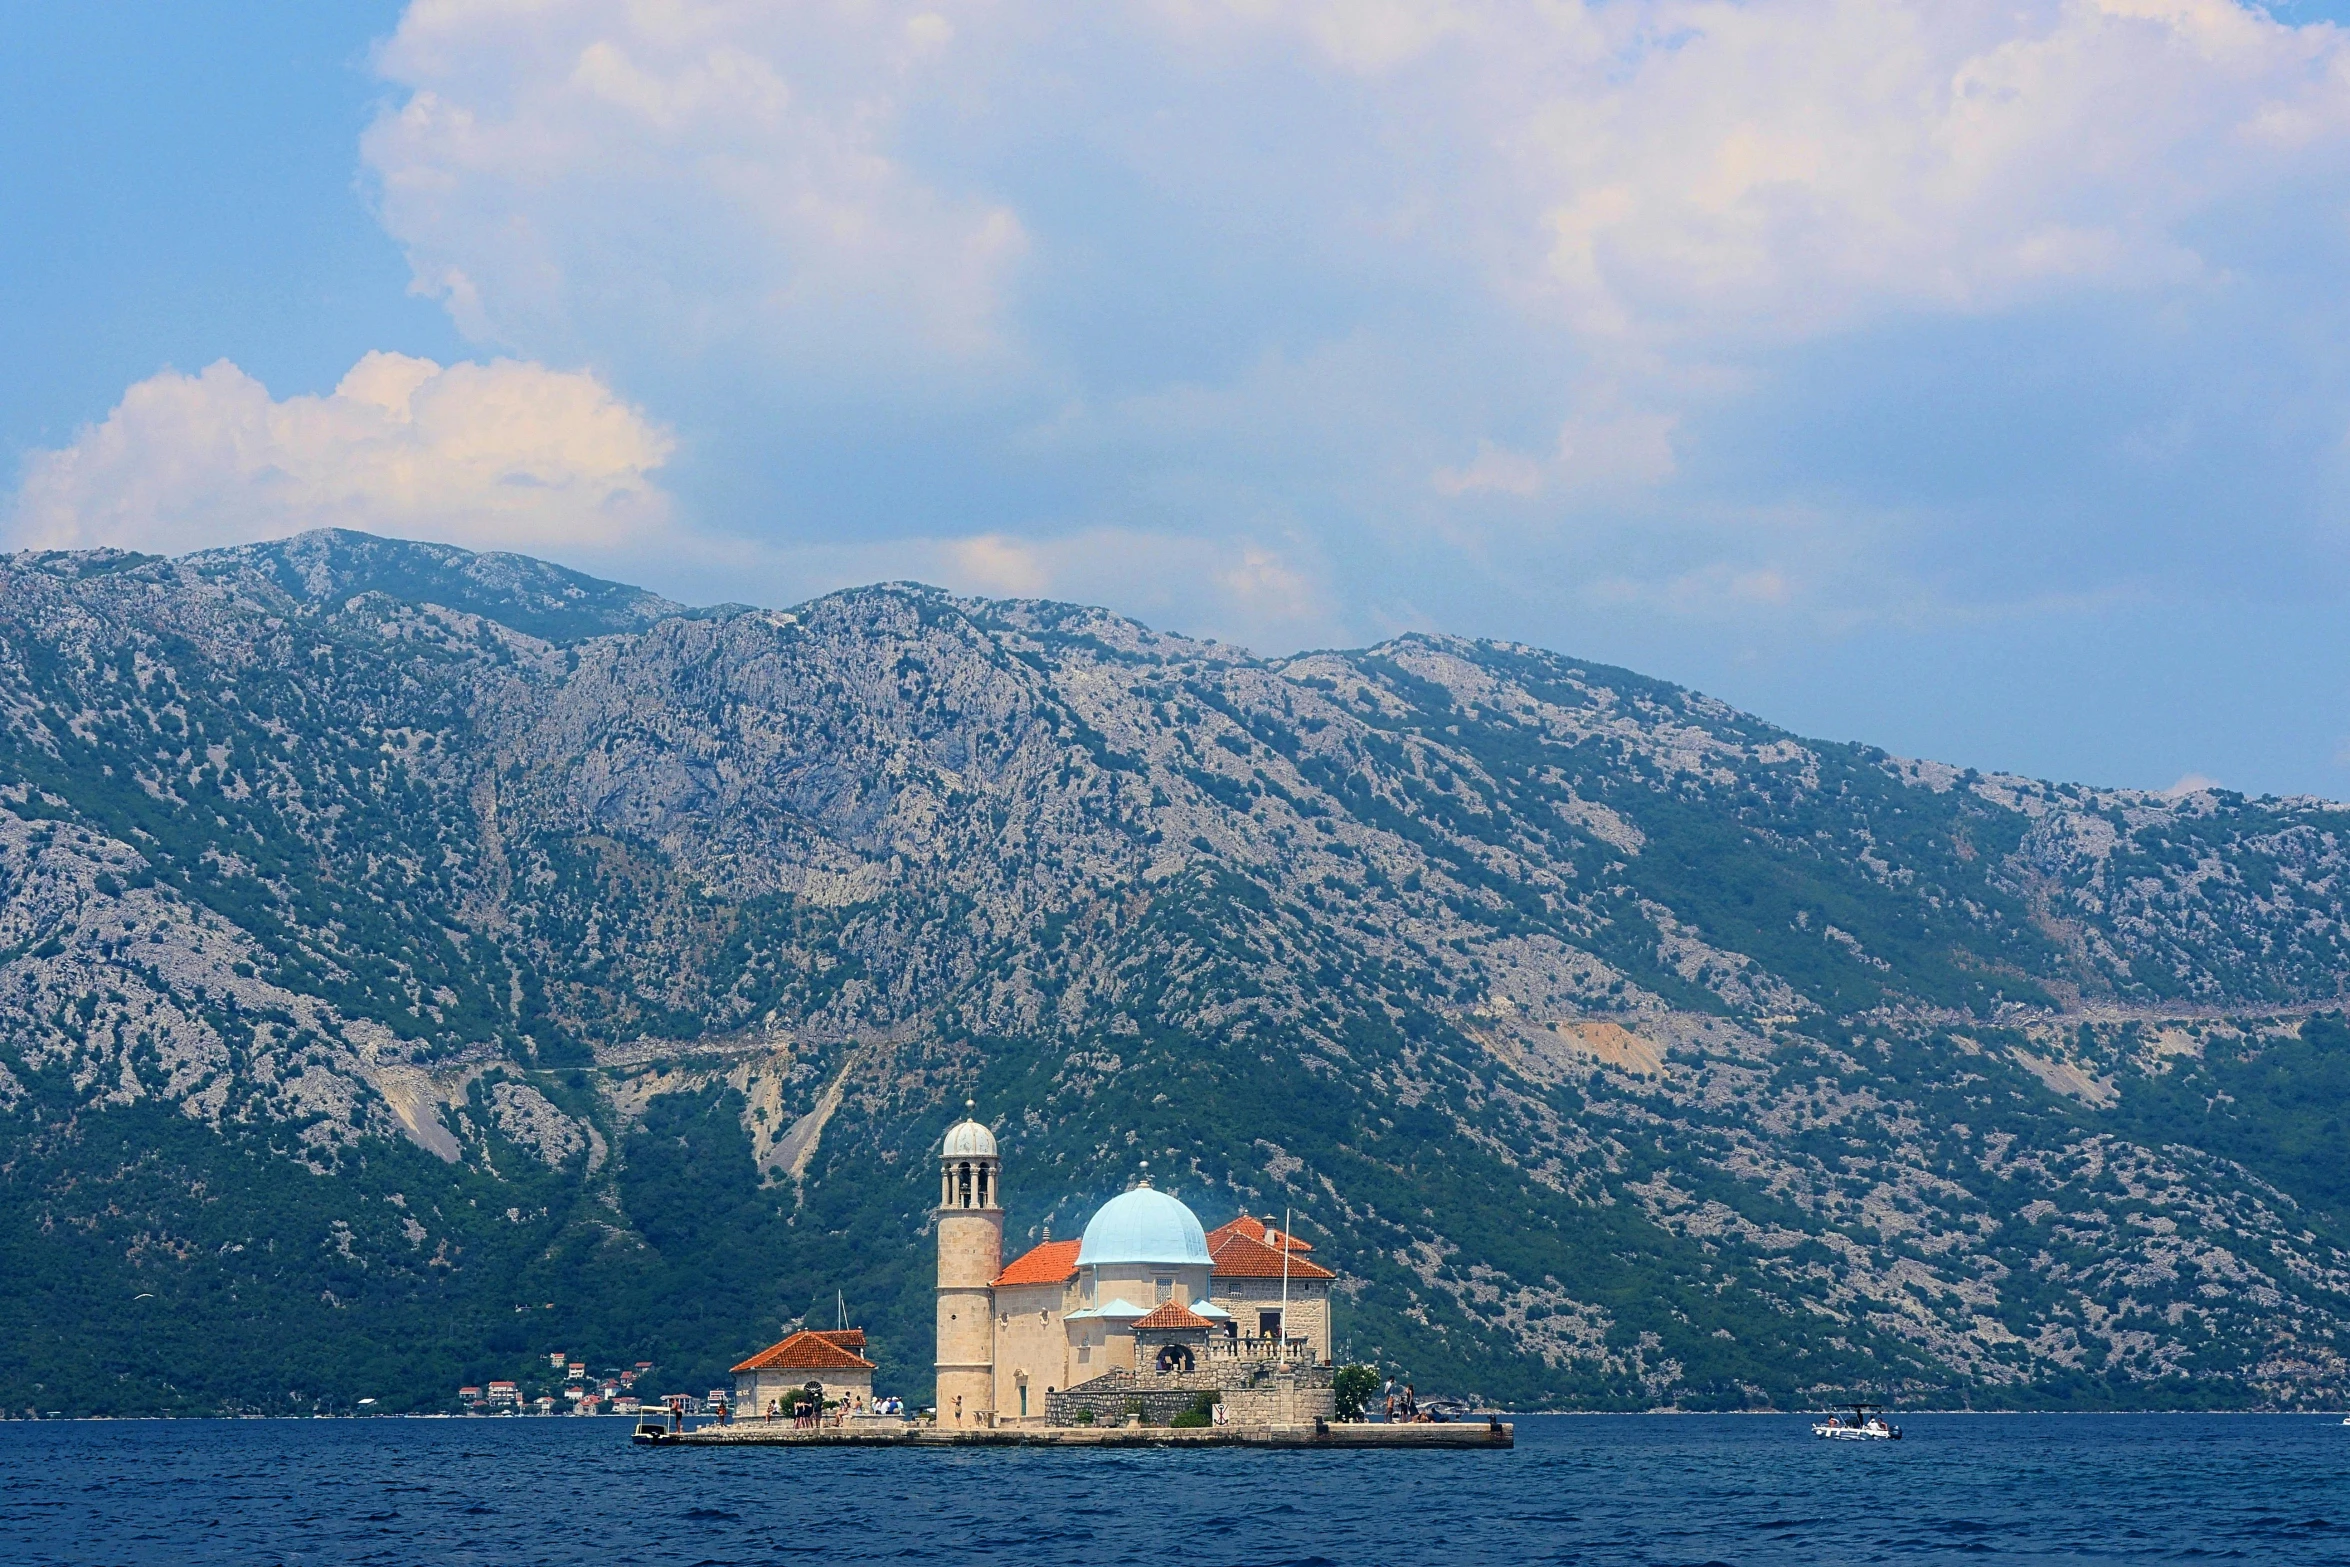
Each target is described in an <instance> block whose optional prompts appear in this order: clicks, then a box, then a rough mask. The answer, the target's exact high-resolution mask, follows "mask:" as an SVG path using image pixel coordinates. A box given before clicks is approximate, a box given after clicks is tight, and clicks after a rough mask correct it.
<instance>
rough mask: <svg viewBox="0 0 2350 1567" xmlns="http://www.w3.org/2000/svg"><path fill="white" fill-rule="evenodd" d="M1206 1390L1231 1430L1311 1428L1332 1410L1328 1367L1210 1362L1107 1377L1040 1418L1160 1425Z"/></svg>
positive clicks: (1062, 1395) (1054, 1398)
mask: <svg viewBox="0 0 2350 1567" xmlns="http://www.w3.org/2000/svg"><path fill="white" fill-rule="evenodd" d="M1208 1392H1212V1393H1215V1394H1216V1395H1217V1396H1218V1398H1219V1399H1220V1400H1221V1402H1222V1403H1223V1404H1224V1406H1225V1409H1226V1411H1227V1418H1228V1419H1229V1420H1230V1421H1231V1423H1232V1424H1234V1425H1251V1426H1256V1425H1282V1426H1289V1425H1311V1424H1312V1423H1313V1422H1314V1421H1315V1420H1316V1419H1322V1420H1328V1419H1331V1418H1333V1417H1334V1416H1335V1415H1336V1414H1337V1412H1338V1403H1337V1396H1336V1394H1335V1393H1334V1392H1333V1390H1332V1387H1331V1369H1330V1368H1329V1367H1328V1366H1285V1367H1276V1366H1274V1365H1271V1364H1267V1363H1262V1362H1258V1363H1251V1362H1249V1361H1245V1360H1211V1361H1203V1362H1201V1364H1200V1365H1199V1367H1198V1369H1196V1370H1193V1371H1181V1372H1170V1373H1160V1372H1155V1371H1144V1372H1133V1371H1111V1372H1106V1373H1104V1374H1103V1375H1101V1376H1098V1377H1095V1378H1094V1379H1093V1380H1092V1381H1090V1382H1080V1383H1078V1384H1077V1385H1076V1386H1075V1387H1073V1388H1069V1389H1067V1390H1066V1391H1064V1392H1059V1393H1054V1394H1052V1395H1051V1396H1049V1397H1048V1398H1046V1400H1045V1420H1046V1422H1047V1423H1048V1424H1051V1425H1056V1426H1067V1425H1076V1424H1078V1423H1079V1421H1078V1419H1077V1412H1078V1411H1079V1410H1081V1409H1087V1410H1091V1411H1092V1412H1093V1421H1092V1423H1093V1424H1094V1425H1097V1426H1102V1425H1112V1426H1115V1425H1124V1424H1125V1423H1126V1418H1127V1416H1128V1415H1130V1414H1133V1413H1135V1412H1137V1411H1138V1410H1139V1412H1140V1413H1141V1415H1142V1422H1143V1424H1145V1425H1154V1426H1163V1425H1165V1424H1167V1423H1168V1422H1169V1421H1171V1420H1173V1419H1174V1418H1175V1417H1176V1416H1177V1415H1179V1414H1181V1413H1183V1411H1185V1410H1186V1409H1189V1408H1190V1407H1191V1403H1192V1400H1193V1399H1195V1398H1197V1397H1199V1395H1200V1394H1202V1393H1208Z"/></svg>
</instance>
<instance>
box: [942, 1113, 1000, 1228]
mask: <svg viewBox="0 0 2350 1567" xmlns="http://www.w3.org/2000/svg"><path fill="white" fill-rule="evenodd" d="M976 1108H977V1104H976V1102H975V1101H973V1100H969V1099H966V1100H964V1101H963V1109H964V1111H965V1112H966V1114H965V1117H964V1119H963V1120H961V1121H958V1122H956V1123H955V1124H954V1125H953V1126H950V1127H948V1128H947V1135H946V1138H945V1140H944V1141H942V1142H941V1143H940V1144H939V1149H938V1160H939V1188H938V1191H939V1195H938V1205H939V1206H940V1207H941V1208H995V1207H998V1206H1000V1204H999V1202H998V1200H997V1199H998V1196H999V1194H998V1192H997V1190H996V1174H997V1171H998V1169H999V1168H1000V1166H1001V1163H1002V1155H1001V1154H1000V1153H999V1152H998V1151H997V1148H996V1140H995V1133H993V1132H991V1131H989V1130H988V1129H987V1128H986V1127H985V1126H982V1125H981V1124H980V1123H979V1122H978V1121H977V1120H975V1119H972V1118H971V1117H970V1115H969V1113H968V1112H970V1111H971V1110H974V1109H976Z"/></svg>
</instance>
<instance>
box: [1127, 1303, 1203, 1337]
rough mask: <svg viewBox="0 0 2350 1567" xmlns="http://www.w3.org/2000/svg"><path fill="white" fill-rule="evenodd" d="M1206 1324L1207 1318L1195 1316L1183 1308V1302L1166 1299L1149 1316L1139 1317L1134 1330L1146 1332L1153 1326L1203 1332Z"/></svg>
mask: <svg viewBox="0 0 2350 1567" xmlns="http://www.w3.org/2000/svg"><path fill="white" fill-rule="evenodd" d="M1208 1326H1209V1323H1208V1319H1207V1318H1205V1317H1195V1316H1193V1315H1192V1314H1191V1313H1190V1312H1189V1311H1187V1310H1185V1309H1184V1306H1183V1303H1182V1302H1181V1301H1179V1300H1171V1301H1168V1302H1167V1303H1166V1304H1165V1305H1163V1306H1161V1307H1160V1308H1159V1309H1158V1310H1156V1311H1154V1312H1152V1313H1151V1314H1150V1315H1149V1316H1147V1317H1142V1318H1139V1319H1138V1320H1137V1321H1136V1322H1135V1324H1134V1331H1135V1332H1137V1333H1148V1332H1150V1331H1151V1330H1153V1329H1154V1328H1156V1329H1166V1328H1190V1329H1194V1330H1196V1331H1199V1332H1205V1331H1207V1329H1208Z"/></svg>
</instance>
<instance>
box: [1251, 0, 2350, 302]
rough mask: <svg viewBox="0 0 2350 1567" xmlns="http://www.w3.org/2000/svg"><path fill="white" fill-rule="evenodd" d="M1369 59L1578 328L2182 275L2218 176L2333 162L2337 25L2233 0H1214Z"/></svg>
mask: <svg viewBox="0 0 2350 1567" xmlns="http://www.w3.org/2000/svg"><path fill="white" fill-rule="evenodd" d="M1221 9H1222V10H1223V12H1224V14H1225V16H1226V17H1227V19H1228V22H1229V25H1230V26H1232V27H1235V28H1244V29H1250V30H1256V31H1261V32H1265V33H1268V34H1271V35H1273V36H1280V35H1283V34H1287V35H1291V36H1294V37H1297V38H1300V39H1302V40H1304V41H1306V42H1307V43H1308V44H1309V45H1310V46H1311V48H1312V50H1313V51H1314V52H1315V53H1317V54H1318V55H1319V56H1321V57H1322V58H1324V59H1325V60H1326V61H1327V62H1328V63H1329V64H1330V65H1331V66H1333V67H1335V68H1339V69H1351V70H1355V71H1358V72H1362V73H1366V74H1370V75H1374V76H1376V77H1378V78H1379V79H1380V81H1381V83H1382V86H1383V89H1384V90H1382V91H1381V92H1379V93H1377V94H1374V95H1372V97H1371V101H1372V102H1373V103H1374V104H1375V105H1376V107H1375V108H1374V109H1373V110H1372V111H1371V113H1372V115H1373V117H1374V118H1375V119H1377V120H1378V121H1380V122H1382V126H1383V128H1384V129H1385V130H1386V132H1387V133H1388V135H1389V137H1390V139H1391V140H1398V141H1400V140H1401V139H1402V138H1403V136H1405V135H1406V134H1408V135H1410V136H1413V137H1422V138H1428V139H1430V140H1432V141H1433V142H1435V143H1436V144H1438V145H1442V146H1444V147H1445V148H1446V149H1447V150H1448V151H1449V152H1450V153H1452V154H1454V159H1457V161H1454V159H1448V160H1446V161H1445V162H1443V163H1436V162H1433V161H1432V162H1431V163H1430V164H1429V166H1428V168H1427V171H1426V173H1427V176H1428V178H1429V186H1428V188H1427V189H1426V190H1425V191H1422V192H1420V193H1418V194H1420V195H1421V196H1422V197H1423V198H1424V199H1427V200H1428V201H1429V202H1430V204H1431V207H1432V209H1433V210H1434V211H1437V212H1441V213H1442V214H1443V216H1444V217H1445V219H1446V220H1447V221H1446V222H1445V223H1444V224H1443V225H1442V226H1441V228H1439V227H1437V226H1435V225H1429V232H1431V233H1443V234H1450V235H1460V234H1467V235H1471V236H1474V237H1475V243H1476V244H1477V245H1478V246H1479V247H1480V248H1481V249H1482V252H1483V254H1484V255H1485V256H1486V257H1487V258H1488V259H1489V261H1490V262H1491V264H1492V265H1493V267H1494V268H1495V271H1494V280H1495V283H1496V286H1498V287H1501V288H1503V289H1505V290H1507V291H1509V292H1511V293H1512V294H1513V295H1515V296H1516V297H1518V298H1520V299H1521V300H1522V301H1523V302H1524V303H1525V305H1526V306H1527V308H1528V309H1529V310H1532V311H1535V312H1541V311H1543V310H1546V309H1550V310H1556V311H1558V312H1560V313H1562V315H1563V317H1564V320H1565V322H1566V324H1568V325H1569V326H1570V327H1572V328H1573V329H1575V330H1577V331H1579V332H1582V333H1587V334H1593V335H1598V336H1603V337H1613V336H1616V335H1621V334H1649V335H1672V334H1681V335H1686V334H1692V333H1696V334H1704V335H1708V336H1715V337H1726V338H1729V339H1731V340H1734V341H1746V340H1751V339H1754V338H1758V337H1759V338H1764V339H1771V338H1785V337H1789V336H1803V335H1808V334H1814V333H1818V332H1822V331H1832V330H1837V329H1840V328H1844V327H1848V326H1850V325H1852V324H1853V323H1855V322H1856V321H1860V320H1865V319H1867V318H1869V317H1870V316H1872V315H1874V314H1878V313H1882V312H1884V311H1887V310H1900V309H1933V310H1948V311H1959V312H1975V311H1987V310H1995V309H1999V308H2003V307H2007V306H2011V305H2013V304H2015V303H2017V302H2019V301H2022V300H2027V299H2030V298H2033V297H2038V296H2041V295H2044V294H2045V293H2047V292H2048V291H2051V290H2058V289H2063V288H2067V287H2074V286H2090V287H2101V288H2113V287H2121V288H2129V287H2138V286H2144V285H2148V284H2159V283H2170V282H2177V281H2180V280H2187V279H2194V278H2197V277H2202V276H2207V275H2208V274H2209V273H2210V271H2211V270H2212V268H2213V267H2214V266H2215V264H2224V258H2223V259H2222V261H2221V262H2218V263H2215V260H2214V258H2213V256H2211V255H2210V254H2207V249H2208V247H2209V246H2211V245H2212V244H2215V243H2216V244H2219V245H2221V246H2222V247H2223V249H2224V246H2225V243H2226V238H2227V237H2226V236H2225V235H2198V234H2196V233H2194V232H2192V229H2193V226H2194V225H2195V223H2196V222H2197V220H2198V219H2200V218H2205V217H2208V216H2210V215H2211V214H2213V213H2215V212H2217V211H2219V210H2221V209H2223V208H2224V207H2225V206H2226V205H2227V204H2228V203H2229V202H2230V201H2232V200H2237V199H2241V198H2243V197H2246V196H2249V195H2254V194H2263V193H2268V192H2273V191H2275V190H2276V189H2278V188H2279V186H2280V184H2281V183H2284V182H2289V181H2292V180H2294V179H2296V178H2302V179H2306V178H2308V177H2310V176H2312V175H2316V174H2323V173H2324V172H2325V171H2327V170H2328V169H2330V168H2334V167H2338V165H2339V160H2340V158H2341V156H2342V153H2343V150H2344V148H2345V145H2346V143H2350V38H2346V37H2345V36H2344V34H2343V33H2342V32H2340V31H2339V30H2337V29H2335V28H2333V27H2330V26H2324V25H2315V26H2301V27H2295V26H2290V25H2286V24H2284V23H2282V22H2279V21H2278V20H2276V19H2275V18H2273V17H2272V16H2271V15H2270V14H2269V13H2268V12H2267V11H2266V10H2263V9H2261V8H2259V7H2256V6H2250V5H2244V4H2239V3H2236V0H2023V3H2020V4H2016V5H2012V6H1977V5H1951V4H1947V3H1935V0H1762V3H1756V4H1745V5H1729V4H1722V3H1719V0H1631V3H1622V4H1605V5H1602V4H1573V3H1568V4H1558V5H1542V6H1529V5H1524V4H1518V3H1512V0H1494V3H1490V4H1475V5H1472V4H1467V3H1461V4H1451V5H1443V6H1431V7H1427V8H1421V9H1417V10H1416V11H1415V13H1414V14H1415V15H1416V17H1417V19H1418V20H1417V25H1414V26H1411V27H1405V26H1402V25H1399V23H1398V21H1397V20H1396V18H1394V17H1393V16H1391V15H1388V14H1387V13H1386V11H1385V9H1384V8H1381V7H1376V6H1369V7H1361V8H1356V7H1334V6H1330V5H1325V4H1321V3H1313V0H1298V3H1293V4H1270V3H1265V4H1260V3H1255V0H1228V4H1227V5H1226V6H1224V7H1222V8H1221Z"/></svg>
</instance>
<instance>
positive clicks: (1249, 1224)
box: [1208, 1213, 1314, 1253]
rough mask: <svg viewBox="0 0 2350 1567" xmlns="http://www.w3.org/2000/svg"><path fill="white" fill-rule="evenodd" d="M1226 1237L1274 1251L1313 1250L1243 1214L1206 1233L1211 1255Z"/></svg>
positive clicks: (1297, 1240)
mask: <svg viewBox="0 0 2350 1567" xmlns="http://www.w3.org/2000/svg"><path fill="white" fill-rule="evenodd" d="M1227 1235H1237V1236H1240V1237H1241V1238H1242V1239H1243V1240H1252V1241H1256V1242H1258V1243H1260V1244H1262V1245H1266V1246H1271V1247H1273V1248H1275V1249H1276V1250H1280V1249H1283V1248H1286V1249H1288V1250H1290V1251H1312V1250H1313V1249H1314V1248H1313V1247H1312V1245H1310V1244H1309V1243H1307V1242H1305V1241H1301V1240H1299V1239H1298V1238H1297V1237H1296V1236H1294V1235H1289V1234H1284V1233H1283V1232H1282V1231H1280V1230H1276V1229H1273V1228H1271V1227H1269V1226H1268V1225H1267V1224H1266V1223H1265V1221H1264V1220H1262V1219H1258V1218H1252V1217H1251V1216H1250V1215H1248V1214H1245V1213H1244V1214H1242V1215H1241V1216H1240V1217H1239V1218H1237V1219H1234V1220H1233V1221H1232V1222H1231V1223H1230V1224H1219V1225H1217V1226H1216V1227H1215V1228H1214V1229H1212V1230H1210V1231H1208V1250H1209V1251H1210V1252H1211V1253H1213V1252H1214V1251H1215V1249H1216V1242H1218V1241H1220V1240H1222V1239H1223V1238H1224V1237H1225V1236H1227Z"/></svg>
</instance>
